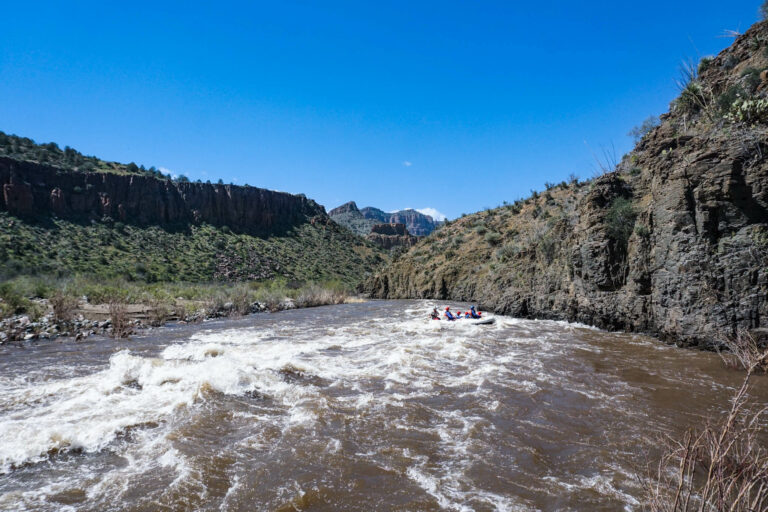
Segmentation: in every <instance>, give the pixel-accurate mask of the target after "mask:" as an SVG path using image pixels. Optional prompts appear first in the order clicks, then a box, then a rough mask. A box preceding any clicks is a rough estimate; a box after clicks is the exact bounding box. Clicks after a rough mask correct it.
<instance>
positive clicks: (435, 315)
mask: <svg viewBox="0 0 768 512" xmlns="http://www.w3.org/2000/svg"><path fill="white" fill-rule="evenodd" d="M429 318H431V319H432V320H440V313H438V312H437V308H432V313H430V315H429Z"/></svg>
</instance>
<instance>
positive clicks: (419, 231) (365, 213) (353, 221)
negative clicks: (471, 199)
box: [328, 201, 440, 236]
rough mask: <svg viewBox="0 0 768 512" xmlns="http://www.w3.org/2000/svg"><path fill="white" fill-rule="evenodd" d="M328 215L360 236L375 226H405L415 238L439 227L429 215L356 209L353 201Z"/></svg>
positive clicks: (413, 211) (408, 211)
mask: <svg viewBox="0 0 768 512" xmlns="http://www.w3.org/2000/svg"><path fill="white" fill-rule="evenodd" d="M328 215H330V217H331V218H332V219H333V220H334V221H335V222H337V223H339V224H341V225H342V226H346V227H348V228H349V229H351V230H352V231H353V232H355V233H357V234H358V235H360V236H366V235H367V234H368V233H370V232H371V228H373V226H374V225H375V224H405V227H406V229H407V230H408V232H409V233H410V234H412V235H415V236H426V235H428V234H430V233H431V232H432V231H434V230H435V228H437V226H439V225H440V223H439V222H437V221H435V220H434V219H433V218H432V217H430V216H429V215H424V214H423V213H420V212H417V211H416V210H412V209H408V210H400V211H396V212H385V211H383V210H380V209H378V208H374V207H372V206H366V207H365V208H358V207H357V204H355V202H354V201H350V202H348V203H344V204H343V205H341V206H339V207H337V208H334V209H333V210H331V211H330V212H328Z"/></svg>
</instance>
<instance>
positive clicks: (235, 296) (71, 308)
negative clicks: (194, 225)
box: [0, 284, 363, 345]
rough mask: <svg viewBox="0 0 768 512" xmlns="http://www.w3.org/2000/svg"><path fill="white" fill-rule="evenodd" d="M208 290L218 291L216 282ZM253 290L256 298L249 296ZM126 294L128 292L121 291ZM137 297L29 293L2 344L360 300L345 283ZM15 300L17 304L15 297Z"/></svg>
mask: <svg viewBox="0 0 768 512" xmlns="http://www.w3.org/2000/svg"><path fill="white" fill-rule="evenodd" d="M211 290H212V291H218V290H219V288H217V287H213V288H211ZM289 294H290V295H292V296H289ZM257 296H258V297H259V300H253V298H254V297H257ZM125 297H130V295H123V298H125ZM141 298H142V299H143V303H132V304H131V303H125V302H120V301H116V300H113V301H111V302H108V303H107V302H105V303H91V302H89V300H88V297H86V296H83V297H81V298H73V297H69V300H66V299H62V295H61V294H60V293H58V292H57V293H55V294H52V296H51V298H33V299H27V300H26V304H25V305H24V306H23V309H24V312H23V313H19V314H11V315H9V316H6V317H5V318H3V319H2V320H0V345H1V344H6V343H13V342H24V341H34V340H50V339H55V338H61V337H64V338H75V339H76V340H80V339H83V338H86V337H88V336H92V335H102V336H110V337H113V338H124V337H128V336H130V335H131V334H133V333H137V332H139V331H142V330H146V329H152V328H158V327H162V326H164V325H166V324H167V323H171V322H176V323H197V322H202V321H204V320H209V319H216V318H237V317H242V316H246V315H252V314H259V313H274V312H277V311H283V310H288V309H297V308H307V307H315V306H323V305H331V304H342V303H347V302H359V301H361V300H363V299H361V298H359V297H356V296H351V295H349V294H347V292H346V291H344V290H343V289H339V288H332V287H323V286H320V285H308V286H304V287H302V288H298V289H294V290H284V289H282V288H281V287H279V286H278V287H274V286H273V287H271V289H270V288H268V289H267V290H266V291H264V290H252V289H251V290H250V291H249V289H248V287H247V286H246V285H243V284H240V285H234V286H232V287H231V288H230V289H229V293H228V294H226V295H224V294H211V296H210V297H207V298H204V299H194V300H190V299H185V298H182V297H178V298H176V299H173V300H167V299H166V300H164V301H161V300H158V299H156V298H151V297H150V296H149V295H146V294H144V295H142V296H141ZM14 303H15V304H16V307H18V303H19V302H18V300H16V301H14ZM8 306H9V301H8V300H6V299H3V298H2V297H0V311H2V310H3V309H5V308H6V307H8Z"/></svg>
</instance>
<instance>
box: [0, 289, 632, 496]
mask: <svg viewBox="0 0 768 512" xmlns="http://www.w3.org/2000/svg"><path fill="white" fill-rule="evenodd" d="M430 309H431V303H427V302H425V303H422V304H419V305H418V306H416V307H413V308H407V309H405V310H404V311H401V312H400V314H399V315H398V316H397V317H382V318H375V319H366V320H362V321H359V322H357V323H353V324H349V325H343V326H336V325H334V326H321V325H317V326H313V325H305V326H302V325H294V324H291V323H290V322H288V321H286V322H285V324H284V325H283V324H278V325H277V326H276V327H271V328H266V329H260V328H256V327H247V328H239V329H223V330H210V329H207V330H205V331H201V332H198V333H196V334H194V335H192V336H191V337H190V338H189V339H188V340H186V341H184V342H181V343H177V344H173V345H169V346H167V347H165V348H164V349H163V350H162V351H161V352H160V354H159V356H158V357H144V356H139V355H136V354H132V353H131V352H129V351H127V350H125V351H121V352H118V353H116V354H114V355H112V357H111V358H110V360H109V364H108V366H107V367H106V368H103V369H101V370H100V371H97V372H94V373H92V374H90V375H86V376H81V377H73V378H62V379H58V380H52V381H44V382H40V381H26V380H25V379H24V378H23V377H20V376H14V377H10V378H9V377H1V378H0V406H5V405H6V404H13V407H12V408H10V409H6V410H8V411H9V412H8V413H3V414H2V416H0V474H1V473H6V474H7V473H9V472H11V471H13V468H15V467H18V466H20V465H23V464H32V463H35V462H39V461H42V460H45V459H47V458H48V457H49V453H50V452H52V451H67V450H72V449H78V450H81V451H83V452H87V453H88V452H90V453H93V452H99V451H102V450H105V449H107V448H108V447H111V448H112V449H115V450H116V453H118V454H119V455H121V456H122V457H124V458H125V460H126V461H127V464H126V465H125V466H123V467H118V468H115V469H112V470H110V471H108V472H106V473H103V474H100V475H99V476H97V477H94V476H91V477H89V478H91V479H92V480H91V483H90V485H89V489H88V497H89V499H91V500H95V501H97V500H99V499H103V498H104V497H105V496H109V497H110V499H111V500H119V498H120V497H121V496H123V495H124V494H125V493H126V492H127V491H128V490H129V488H130V485H131V482H132V478H134V477H136V476H137V475H142V474H146V473H147V472H150V471H153V470H158V471H163V472H164V474H168V475H170V478H172V482H173V483H172V484H171V485H172V486H174V485H181V484H182V483H185V482H187V483H189V482H190V481H195V482H196V481H197V480H199V479H200V476H199V475H198V474H197V470H195V469H194V467H193V466H192V465H191V463H190V461H189V460H187V459H186V458H185V457H184V455H183V454H181V453H180V452H179V451H178V450H176V449H174V448H173V446H172V443H171V441H170V440H169V436H171V435H172V433H173V429H174V419H175V418H177V417H178V416H179V414H180V413H182V412H184V413H186V414H188V415H194V414H195V408H196V407H199V406H200V405H201V404H203V403H205V401H206V400H215V399H216V396H215V395H216V394H217V393H218V394H223V395H235V396H237V395H243V394H245V393H249V392H255V393H258V394H259V395H262V396H264V397H267V398H269V399H270V400H271V401H273V402H274V404H275V407H276V408H277V409H278V410H279V411H281V414H280V415H279V417H276V416H275V415H274V413H272V412H270V413H266V412H265V413H262V412H258V413H257V412H254V413H252V414H250V413H249V414H246V413H237V414H240V415H241V416H242V417H244V418H245V417H246V416H247V419H248V420H249V421H253V422H254V423H255V424H256V423H271V424H274V425H275V426H277V427H278V428H279V429H281V430H282V431H283V432H284V433H285V432H289V431H290V430H291V429H295V428H304V429H307V428H308V427H312V426H313V425H314V424H315V423H316V422H317V421H318V418H319V415H320V413H321V412H322V411H327V410H329V409H331V408H332V407H334V406H343V407H347V408H351V409H352V410H353V411H356V413H355V414H360V415H365V414H368V415H370V414H377V413H378V412H379V411H381V410H383V409H384V408H385V407H403V406H404V404H407V403H411V402H415V401H420V400H422V401H424V402H426V401H427V400H428V399H430V398H433V397H435V396H437V395H438V394H439V393H442V392H444V390H446V389H447V390H450V391H451V392H452V393H455V396H456V397H457V398H467V399H471V401H473V402H474V403H475V404H476V405H477V407H478V410H480V411H485V412H487V413H490V414H492V413H495V412H496V411H499V410H500V409H503V405H502V404H503V401H502V402H500V400H499V397H498V396H495V395H493V394H492V392H491V390H492V388H493V387H494V386H498V385H500V384H503V387H504V389H506V390H512V391H519V392H521V393H526V394H530V395H532V394H534V393H535V392H537V391H539V390H540V389H541V387H542V385H543V383H552V382H555V379H563V378H566V377H563V376H558V375H554V374H553V373H552V372H551V371H549V370H548V369H547V368H546V361H545V358H546V357H559V356H560V355H561V354H563V353H565V351H567V350H572V349H571V348H569V347H567V346H566V347H563V346H561V345H562V344H560V342H559V341H558V336H557V335H556V334H552V332H549V331H553V332H555V333H557V332H562V330H563V329H564V328H568V329H583V328H586V326H581V325H578V324H567V323H564V322H552V321H547V322H532V321H527V320H517V319H512V318H505V317H502V316H496V323H495V324H494V325H486V326H481V325H469V324H461V322H460V321H459V322H446V321H439V322H438V321H432V320H429V319H427V318H425V317H426V313H425V312H428V311H429V310H430ZM547 329H548V330H549V331H547ZM489 333H494V336H495V338H493V339H491V338H490V337H489V336H490V335H489ZM499 340H501V341H499ZM500 343H503V347H502V348H503V350H499V344H500ZM584 346H585V345H583V344H582V345H580V346H579V348H584ZM305 377H307V378H305ZM317 379H320V381H318V380H317ZM322 382H324V383H325V384H322ZM323 386H327V387H329V388H331V387H332V388H334V389H337V390H338V396H335V397H334V398H329V397H328V396H326V395H325V394H324V393H323V389H322V387H323ZM575 391H577V392H579V393H582V394H584V395H586V396H588V397H589V398H591V399H594V400H605V399H608V398H610V397H607V396H606V395H605V394H602V393H599V392H596V391H590V390H588V389H577V390H575ZM212 394H213V395H212ZM428 412H429V414H430V415H431V417H432V418H434V423H432V424H430V425H428V426H426V427H418V426H416V425H414V424H412V423H409V422H408V421H406V420H404V419H399V418H393V419H392V421H391V423H390V425H391V427H392V428H400V429H404V430H408V429H411V430H418V429H423V430H424V431H425V432H427V433H430V434H434V435H435V436H437V439H439V442H438V444H439V446H438V447H437V450H438V455H439V456H440V458H441V460H442V463H440V464H428V462H427V460H426V458H425V457H423V456H420V455H413V456H411V455H410V454H409V452H408V451H407V449H406V450H405V451H404V452H403V453H404V456H405V457H410V458H413V464H411V465H409V466H408V468H407V471H406V474H407V477H408V478H409V479H411V480H412V481H413V482H415V483H416V484H417V485H418V486H419V487H420V488H422V489H423V490H424V492H426V493H428V494H429V495H431V496H433V497H434V498H435V500H437V502H438V503H439V504H440V506H441V507H443V508H446V509H450V510H462V511H463V510H472V509H473V507H474V505H472V503H482V504H483V506H484V507H486V508H487V507H490V508H492V509H495V510H504V511H507V510H518V509H520V510H522V509H524V508H525V507H522V506H521V505H520V504H518V503H516V502H514V500H511V499H510V498H509V497H507V496H502V495H498V494H495V493H492V492H490V491H487V490H485V489H482V488H481V487H479V486H478V485H475V484H473V483H471V481H469V480H467V479H466V478H465V474H466V472H467V470H468V469H469V468H470V467H471V465H472V464H473V463H478V464H480V463H482V454H483V450H485V449H487V446H485V445H483V441H482V440H481V439H482V438H483V433H484V432H485V431H492V430H494V428H495V427H494V426H493V425H492V424H491V423H489V422H488V420H486V419H484V418H483V417H481V416H478V415H477V414H474V413H472V412H470V411H460V410H455V409H454V410H441V409H435V408H428ZM141 425H147V426H148V427H147V428H143V429H141V428H140V429H138V430H135V431H134V432H135V434H134V436H133V438H132V439H131V440H130V441H121V442H120V443H122V444H120V447H119V449H118V448H115V445H116V443H117V439H118V437H119V435H120V433H121V432H124V431H125V430H126V429H128V428H129V427H136V426H141ZM240 442H241V443H242V446H247V447H250V448H253V449H260V448H263V447H266V446H267V442H266V441H264V440H263V439H260V438H259V436H258V435H254V436H252V437H248V438H246V439H243V440H241V441H240ZM342 445H343V443H342V441H341V440H340V439H337V438H330V439H324V440H322V446H323V451H324V452H326V453H328V454H335V453H337V452H339V451H340V450H341V447H342ZM367 456H369V457H372V458H375V456H376V451H375V450H373V451H371V452H370V454H368V455H367ZM379 463H381V464H384V462H379ZM72 479H75V480H78V479H79V481H83V480H85V479H86V477H85V475H83V474H79V475H78V474H73V475H72V477H71V478H70V479H65V480H61V479H60V480H58V481H55V482H51V483H50V484H49V486H48V487H46V488H43V489H38V490H36V491H30V492H31V494H29V495H28V496H26V498H25V501H26V502H28V503H34V502H35V500H38V499H40V498H39V497H40V496H45V495H50V494H54V493H55V492H56V488H58V487H61V486H64V487H66V486H72V485H75V482H74V481H73V480H72ZM239 482H240V481H239V480H237V479H235V480H234V483H233V484H232V486H231V488H230V489H229V491H228V492H227V495H226V497H225V498H224V501H223V502H222V504H221V507H222V510H223V509H224V508H226V504H227V502H228V501H229V500H230V499H232V496H234V495H235V494H236V493H237V490H238V488H239V486H240V483H239ZM609 484H610V482H605V481H603V480H594V481H592V480H589V481H579V482H576V483H568V484H562V485H563V486H565V485H579V486H582V487H583V488H593V489H595V490H596V491H597V492H601V493H610V494H611V495H614V494H617V491H616V489H614V488H612V487H610V485H609ZM196 485H197V484H196ZM199 485H200V486H202V483H199ZM10 499H11V498H9V494H6V495H0V506H2V504H3V503H8V500H10ZM626 501H627V502H629V499H626Z"/></svg>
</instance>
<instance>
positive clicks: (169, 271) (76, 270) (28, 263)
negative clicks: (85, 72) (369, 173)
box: [0, 141, 388, 285]
mask: <svg viewBox="0 0 768 512" xmlns="http://www.w3.org/2000/svg"><path fill="white" fill-rule="evenodd" d="M32 144H33V143H31V141H30V144H28V146H30V147H33V146H32ZM89 158H92V160H93V161H96V162H103V161H102V160H98V159H96V158H95V157H89ZM105 165H106V164H105ZM120 165H121V164H114V163H110V164H109V166H106V167H104V170H103V171H99V172H82V171H80V170H75V169H62V168H58V167H51V166H47V165H43V164H40V163H36V162H29V161H20V160H17V159H10V158H6V157H0V281H1V280H3V279H4V278H6V277H13V276H16V275H41V274H43V275H48V276H52V277H66V278H72V277H73V276H75V275H78V274H87V275H92V276H96V277H98V278H106V279H110V278H115V277H117V278H125V279H128V280H131V281H148V282H164V281H190V282H208V281H243V280H265V279H272V278H275V277H283V278H286V279H288V280H291V281H298V282H301V281H334V282H342V283H345V284H347V285H354V284H356V283H358V282H360V280H361V279H363V278H364V277H365V276H367V275H369V274H370V273H371V272H372V271H373V270H374V269H375V268H377V267H379V266H381V264H382V263H383V262H384V261H386V259H387V258H388V255H387V254H386V253H385V252H384V251H382V250H381V249H380V248H378V247H376V246H375V245H373V244H371V243H369V242H366V241H365V240H361V239H360V237H357V236H355V235H353V234H352V233H350V232H349V231H348V230H346V229H343V228H341V227H340V226H338V225H337V224H336V223H334V222H332V221H331V220H330V218H329V217H328V216H327V215H326V213H325V210H324V209H323V207H322V206H319V205H318V204H317V203H315V202H314V201H312V200H310V199H307V198H305V197H304V196H301V195H291V194H286V193H282V192H273V191H270V190H264V189H259V188H255V187H238V186H233V185H223V184H221V185H212V184H209V183H189V182H178V181H171V180H169V179H158V177H156V175H152V174H151V173H150V172H141V170H139V172H134V173H126V172H123V171H122V170H121V168H120Z"/></svg>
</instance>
